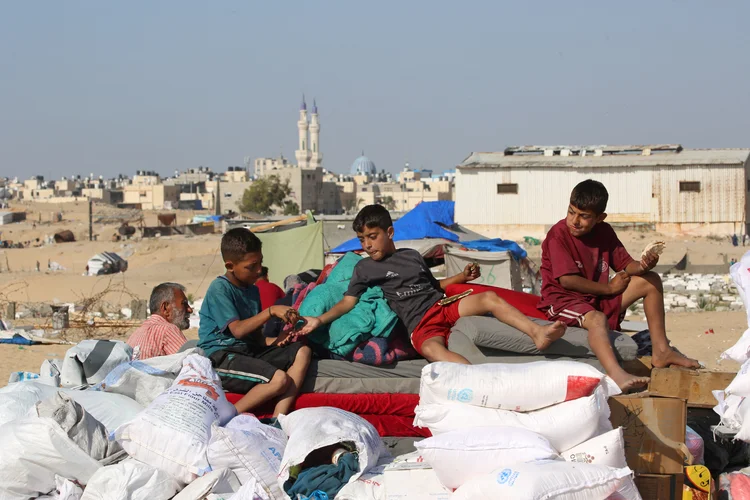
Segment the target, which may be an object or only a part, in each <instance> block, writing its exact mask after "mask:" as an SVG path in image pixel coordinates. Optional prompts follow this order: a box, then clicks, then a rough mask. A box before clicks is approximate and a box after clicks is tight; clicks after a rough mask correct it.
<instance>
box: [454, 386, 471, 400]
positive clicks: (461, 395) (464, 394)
mask: <svg viewBox="0 0 750 500" xmlns="http://www.w3.org/2000/svg"><path fill="white" fill-rule="evenodd" d="M456 399H457V400H458V401H459V402H461V403H468V402H469V401H471V400H472V399H474V391H472V390H471V389H461V390H460V391H458V395H457V396H456Z"/></svg>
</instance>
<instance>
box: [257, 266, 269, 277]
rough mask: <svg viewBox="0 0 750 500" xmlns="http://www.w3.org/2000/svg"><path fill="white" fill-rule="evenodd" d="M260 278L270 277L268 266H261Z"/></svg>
mask: <svg viewBox="0 0 750 500" xmlns="http://www.w3.org/2000/svg"><path fill="white" fill-rule="evenodd" d="M258 278H268V268H267V267H266V266H260V274H259V275H258Z"/></svg>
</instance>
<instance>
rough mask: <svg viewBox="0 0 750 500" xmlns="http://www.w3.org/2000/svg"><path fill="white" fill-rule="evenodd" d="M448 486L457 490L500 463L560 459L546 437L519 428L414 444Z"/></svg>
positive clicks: (476, 431)
mask: <svg viewBox="0 0 750 500" xmlns="http://www.w3.org/2000/svg"><path fill="white" fill-rule="evenodd" d="M414 445H415V446H416V448H417V450H418V451H419V452H420V454H421V455H422V457H423V458H424V461H425V462H427V463H428V464H429V465H430V467H432V468H433V469H434V470H435V474H437V477H438V479H440V482H441V483H443V485H444V486H446V487H448V488H451V489H455V488H458V487H459V486H461V485H462V484H464V483H465V482H467V481H469V480H470V479H473V478H475V477H478V476H483V475H485V474H489V473H490V472H492V471H493V470H495V468H496V467H497V465H498V464H502V463H514V462H533V461H535V460H553V459H557V458H559V456H558V453H557V450H555V449H554V448H553V447H552V445H551V444H550V442H549V441H548V440H547V439H546V438H545V437H543V436H541V435H539V434H536V433H534V432H531V431H529V430H527V429H523V428H518V427H474V428H468V429H458V430H455V431H451V432H446V433H444V434H439V435H437V436H433V437H431V438H427V439H424V440H422V441H418V442H416V443H414Z"/></svg>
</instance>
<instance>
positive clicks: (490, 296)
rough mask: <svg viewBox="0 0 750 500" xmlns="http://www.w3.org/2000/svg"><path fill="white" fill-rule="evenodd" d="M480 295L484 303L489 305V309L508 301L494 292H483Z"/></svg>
mask: <svg viewBox="0 0 750 500" xmlns="http://www.w3.org/2000/svg"><path fill="white" fill-rule="evenodd" d="M478 295H479V296H480V297H481V299H482V303H484V304H486V305H487V308H488V309H489V308H491V307H494V306H504V305H505V304H506V302H505V301H504V300H503V299H501V298H500V297H498V295H497V294H496V293H494V292H482V293H480V294H478Z"/></svg>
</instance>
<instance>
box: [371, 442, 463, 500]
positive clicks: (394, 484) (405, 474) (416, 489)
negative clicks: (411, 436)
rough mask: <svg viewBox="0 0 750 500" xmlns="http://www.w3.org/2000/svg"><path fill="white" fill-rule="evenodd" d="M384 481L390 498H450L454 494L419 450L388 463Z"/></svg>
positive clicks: (426, 499)
mask: <svg viewBox="0 0 750 500" xmlns="http://www.w3.org/2000/svg"><path fill="white" fill-rule="evenodd" d="M384 483H385V492H386V498H387V499H388V500H412V499H414V500H448V499H449V498H450V496H451V495H452V493H451V490H449V489H448V488H446V487H445V486H443V485H442V484H441V483H440V480H439V479H438V478H437V475H436V474H435V471H434V470H432V468H431V467H430V466H429V465H428V464H427V463H425V461H424V460H423V459H422V456H421V455H420V453H419V452H414V453H409V454H406V455H401V456H400V457H396V459H395V460H394V461H393V462H392V463H390V464H388V465H386V467H385V473H384Z"/></svg>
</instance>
